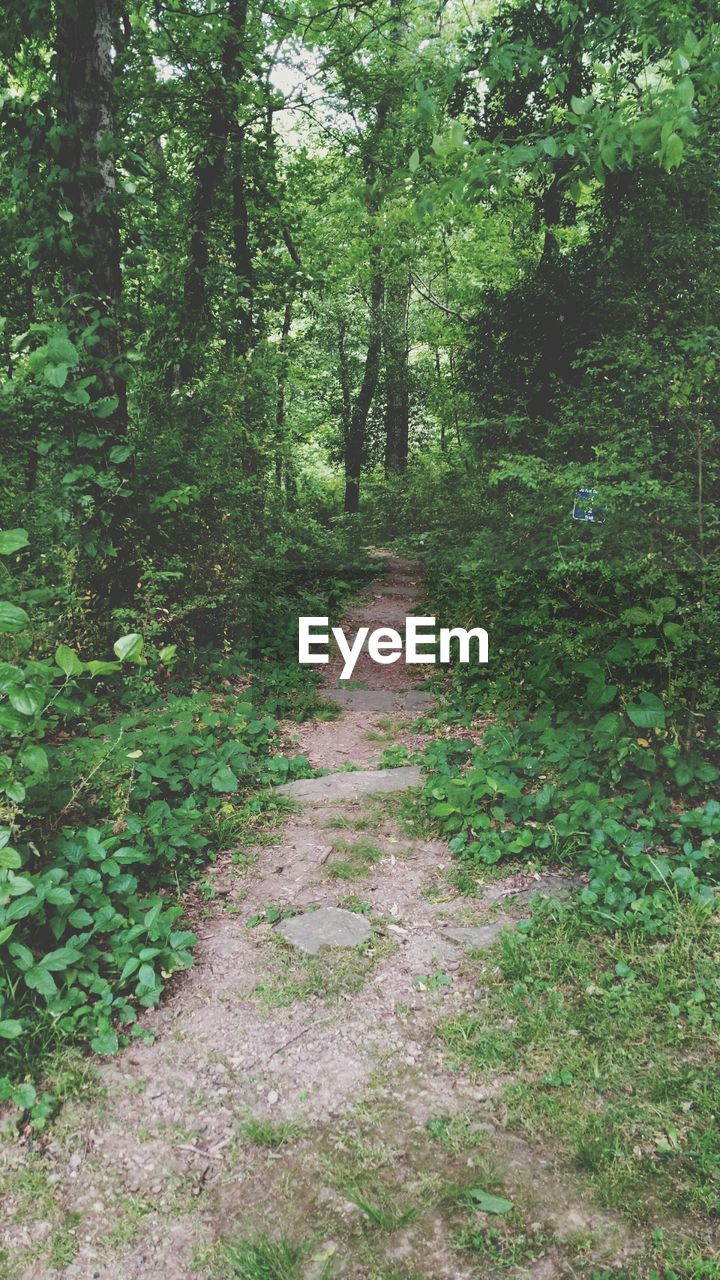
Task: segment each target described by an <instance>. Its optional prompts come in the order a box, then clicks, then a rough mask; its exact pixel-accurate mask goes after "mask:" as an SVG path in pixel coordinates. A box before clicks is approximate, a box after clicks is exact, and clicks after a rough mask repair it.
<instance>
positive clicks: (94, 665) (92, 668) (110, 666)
mask: <svg viewBox="0 0 720 1280" xmlns="http://www.w3.org/2000/svg"><path fill="white" fill-rule="evenodd" d="M87 669H88V671H89V672H90V675H91V676H108V675H110V673H111V672H112V671H120V669H121V668H120V663H119V662H99V661H93V662H88V663H87Z"/></svg>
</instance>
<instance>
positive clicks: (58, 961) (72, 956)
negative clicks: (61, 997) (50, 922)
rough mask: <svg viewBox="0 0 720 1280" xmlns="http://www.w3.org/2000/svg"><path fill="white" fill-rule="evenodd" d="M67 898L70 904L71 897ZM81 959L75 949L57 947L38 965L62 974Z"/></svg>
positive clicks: (79, 953) (80, 955)
mask: <svg viewBox="0 0 720 1280" xmlns="http://www.w3.org/2000/svg"><path fill="white" fill-rule="evenodd" d="M64 892H65V893H67V892H68V891H67V890H64ZM48 896H49V895H48ZM68 897H69V898H70V901H71V902H72V897H71V896H70V895H69V894H68ZM81 959H82V952H80V951H78V950H77V948H76V947H58V948H57V950H56V951H48V953H47V955H46V956H43V958H42V960H41V961H40V965H42V967H43V968H44V969H50V970H52V971H53V972H54V973H62V971H63V969H69V968H70V967H71V966H72V965H74V964H77V962H78V960H81ZM38 967H40V966H38Z"/></svg>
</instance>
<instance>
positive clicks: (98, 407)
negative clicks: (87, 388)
mask: <svg viewBox="0 0 720 1280" xmlns="http://www.w3.org/2000/svg"><path fill="white" fill-rule="evenodd" d="M119 403H120V401H119V400H118V398H117V396H103V398H102V400H96V401H95V403H94V405H93V407H92V408H93V413H94V414H95V417H96V418H109V417H110V416H111V415H112V414H113V413H114V412H115V410H116V409H117V407H118V404H119Z"/></svg>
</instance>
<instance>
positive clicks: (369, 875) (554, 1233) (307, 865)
mask: <svg viewBox="0 0 720 1280" xmlns="http://www.w3.org/2000/svg"><path fill="white" fill-rule="evenodd" d="M385 569H386V572H385V573H384V575H383V576H379V579H378V582H377V584H376V586H375V587H373V588H371V589H370V590H369V591H368V592H367V593H366V595H365V598H364V599H363V600H362V601H360V602H359V603H358V605H357V606H356V607H355V609H353V610H351V612H350V614H349V615H348V617H347V619H346V626H347V628H348V629H349V630H354V629H355V627H356V626H357V625H358V624H359V623H360V622H362V623H363V624H364V625H367V624H370V625H372V626H380V625H395V626H401V625H402V619H403V618H404V617H405V615H406V613H408V612H411V611H412V606H413V604H414V602H415V601H416V600H417V599H418V596H419V592H420V573H419V569H418V566H416V565H414V564H412V563H409V562H406V561H402V560H400V559H397V558H393V559H392V560H389V561H388V562H387V564H386V565H385ZM409 671H410V672H412V671H413V669H412V668H406V667H405V666H404V665H403V664H402V663H398V664H396V665H393V666H382V667H379V666H376V665H375V664H373V663H371V662H370V661H369V660H368V659H367V658H363V659H361V661H360V663H359V664H358V667H357V668H356V671H355V673H354V677H353V679H354V682H355V681H362V682H363V684H364V687H362V688H356V687H355V686H354V685H353V688H352V689H350V690H347V689H346V690H344V691H339V699H340V701H341V702H342V717H341V718H340V719H339V720H331V721H324V722H319V723H311V724H308V725H304V726H301V727H300V728H299V729H298V728H297V726H296V727H295V729H296V733H297V740H298V748H299V749H300V750H302V751H303V752H305V753H306V754H308V755H309V756H310V758H311V760H312V762H313V764H315V765H316V766H318V767H321V768H327V769H331V770H342V769H343V766H347V765H348V764H353V765H355V766H358V765H359V766H361V767H362V769H363V771H364V772H363V773H362V774H358V775H357V778H356V780H355V781H354V782H353V786H354V788H355V789H354V791H351V793H348V791H347V783H348V779H349V778H350V779H352V775H348V774H347V773H346V772H338V773H337V775H336V777H337V788H335V783H332V782H331V783H328V781H327V779H323V780H321V781H322V782H323V783H324V784H325V785H324V789H318V790H317V791H315V792H313V791H312V789H310V791H309V792H308V790H307V786H306V790H305V792H304V793H303V794H301V795H300V796H299V798H298V792H295V793H293V788H292V786H291V787H290V788H288V789H287V790H289V792H290V796H291V798H293V796H294V797H295V798H296V799H297V807H296V809H295V810H294V811H293V812H292V813H291V814H290V815H289V816H288V818H287V821H286V822H285V824H284V826H283V828H282V830H280V831H278V832H277V833H276V835H275V836H274V837H273V839H272V841H271V842H268V843H267V844H261V845H259V846H253V848H252V849H251V850H247V851H242V850H240V851H235V853H234V854H233V855H231V854H227V855H225V856H223V857H222V858H221V859H220V861H219V862H218V864H217V865H216V867H215V869H214V871H213V872H212V873H211V874H210V877H209V878H210V880H211V883H212V885H213V891H214V896H213V897H212V898H211V900H210V901H209V902H208V904H207V906H206V908H205V918H204V919H203V920H202V921H201V926H200V929H199V933H200V939H199V944H198V947H197V949H196V964H195V966H194V968H193V969H192V970H191V971H190V972H189V973H188V974H187V975H185V976H183V977H181V978H180V979H178V980H177V981H176V982H175V983H174V984H173V986H172V988H171V991H170V994H169V997H168V998H167V999H166V1000H165V1002H164V1003H163V1005H162V1006H161V1008H160V1009H158V1010H156V1011H151V1012H149V1013H148V1014H147V1015H146V1017H145V1019H144V1022H145V1025H146V1026H147V1027H149V1028H151V1029H152V1032H153V1033H154V1042H153V1043H152V1044H142V1043H137V1044H135V1045H133V1046H132V1047H130V1048H128V1049H126V1050H125V1051H124V1052H122V1053H120V1054H119V1055H118V1056H117V1057H115V1058H113V1059H110V1060H107V1061H106V1062H105V1063H103V1064H102V1065H101V1066H100V1068H99V1071H98V1073H97V1075H98V1078H97V1081H96V1082H94V1083H93V1084H92V1085H91V1086H90V1088H89V1089H88V1091H87V1096H86V1097H84V1096H83V1097H80V1098H78V1099H76V1100H75V1101H73V1102H72V1103H70V1104H68V1105H66V1107H65V1108H64V1110H63V1111H62V1113H61V1115H60V1117H59V1119H58V1120H57V1122H56V1123H55V1125H54V1128H53V1130H52V1135H51V1139H50V1141H49V1143H45V1144H44V1145H43V1146H42V1147H37V1148H35V1149H33V1148H32V1147H28V1146H22V1145H19V1144H18V1143H15V1142H5V1143H4V1144H3V1145H2V1148H0V1160H1V1162H2V1168H1V1170H0V1177H2V1179H3V1184H2V1185H3V1193H4V1194H3V1198H2V1208H1V1209H0V1245H1V1246H2V1247H3V1248H4V1253H2V1252H0V1260H1V1261H0V1274H3V1275H4V1276H6V1277H7V1280H60V1278H61V1277H62V1278H63V1280H70V1278H72V1280H91V1278H102V1280H105V1277H107V1278H108V1280H110V1278H111V1277H112V1280H140V1278H141V1277H142V1278H143V1280H147V1278H148V1277H153V1278H154V1280H191V1277H203V1276H212V1275H215V1274H220V1275H223V1274H225V1275H227V1274H232V1272H228V1271H227V1269H226V1267H227V1264H226V1263H225V1262H224V1261H223V1259H224V1257H225V1254H224V1244H225V1243H226V1242H233V1241H237V1240H239V1239H242V1238H244V1237H247V1236H248V1234H250V1233H252V1232H257V1231H262V1232H265V1233H266V1234H267V1235H268V1236H270V1237H272V1238H277V1237H278V1236H279V1235H281V1234H284V1235H286V1236H287V1237H289V1239H290V1240H292V1241H293V1242H295V1243H300V1242H301V1241H309V1242H310V1243H311V1247H310V1249H309V1252H308V1254H307V1262H306V1263H305V1264H303V1265H304V1271H303V1273H302V1274H303V1276H304V1277H306V1278H307V1280H312V1277H319V1276H321V1275H325V1276H327V1277H330V1276H333V1277H338V1280H340V1278H343V1277H367V1278H369V1280H372V1278H373V1277H377V1278H378V1280H381V1278H383V1277H385V1278H386V1280H391V1278H392V1277H396V1278H400V1277H406V1278H407V1280H411V1278H412V1277H427V1278H428V1280H451V1278H452V1280H455V1278H456V1280H464V1278H465V1277H468V1278H470V1277H484V1276H494V1275H496V1274H498V1275H500V1274H504V1275H506V1274H508V1270H507V1261H506V1260H505V1261H504V1260H503V1258H502V1257H501V1256H500V1255H499V1254H498V1257H499V1259H500V1260H499V1261H498V1258H497V1257H496V1258H493V1257H492V1256H488V1257H485V1258H483V1257H477V1258H476V1257H475V1256H474V1254H473V1252H472V1250H468V1249H463V1248H462V1247H461V1246H460V1245H459V1244H458V1241H459V1239H460V1238H461V1237H460V1236H459V1235H458V1232H460V1233H461V1232H462V1231H463V1229H465V1230H467V1228H468V1223H470V1225H471V1226H472V1223H473V1222H477V1223H479V1225H480V1226H482V1224H483V1223H484V1222H485V1219H486V1217H487V1215H486V1214H483V1213H473V1211H472V1209H468V1203H469V1202H468V1198H467V1195H468V1188H470V1189H472V1188H475V1187H478V1186H485V1187H486V1188H487V1187H488V1186H490V1185H491V1186H493V1187H495V1188H497V1187H498V1186H499V1187H501V1188H502V1190H501V1191H500V1193H499V1194H501V1195H503V1196H506V1197H507V1198H508V1199H510V1200H512V1201H513V1203H514V1204H515V1205H516V1209H517V1212H518V1213H520V1214H521V1217H522V1224H523V1225H522V1237H523V1239H524V1240H525V1245H523V1250H524V1252H523V1250H520V1248H519V1246H518V1253H517V1257H518V1259H519V1261H518V1263H517V1266H515V1264H513V1266H514V1270H513V1269H511V1272H510V1274H515V1275H528V1276H533V1277H535V1278H536V1280H542V1278H543V1277H555V1276H579V1275H583V1276H584V1275H588V1276H589V1275H591V1274H592V1271H593V1268H596V1267H597V1265H598V1264H600V1263H603V1264H607V1263H611V1262H617V1261H618V1260H620V1259H622V1258H623V1257H625V1256H627V1255H628V1254H629V1253H632V1249H633V1246H632V1244H631V1242H629V1241H628V1239H627V1237H626V1235H625V1232H624V1231H623V1229H622V1227H621V1226H620V1224H619V1223H618V1222H617V1221H615V1220H614V1219H613V1218H612V1217H610V1216H609V1215H607V1214H605V1213H603V1212H602V1211H600V1210H598V1209H597V1208H595V1207H593V1205H592V1203H591V1201H590V1199H589V1198H588V1196H587V1195H586V1193H585V1191H584V1190H583V1187H582V1186H581V1185H580V1183H579V1181H578V1178H577V1176H575V1175H573V1174H571V1173H570V1172H569V1171H568V1170H567V1169H562V1168H559V1167H557V1165H556V1162H555V1160H554V1158H553V1155H552V1153H551V1152H546V1151H543V1150H539V1149H534V1148H532V1147H530V1146H529V1145H528V1144H527V1143H525V1142H523V1141H521V1140H520V1139H518V1138H517V1137H513V1136H512V1135H511V1134H509V1133H506V1132H505V1131H504V1129H503V1115H502V1106H501V1104H500V1102H499V1094H500V1091H501V1089H502V1085H503V1083H504V1081H503V1080H502V1079H497V1078H493V1076H492V1074H488V1075H487V1076H486V1077H485V1078H482V1079H473V1078H471V1076H469V1075H468V1074H467V1073H466V1072H464V1071H463V1070H461V1069H459V1068H458V1066H457V1064H456V1063H455V1062H454V1061H453V1060H452V1058H451V1056H450V1055H449V1052H448V1051H447V1050H446V1048H445V1046H444V1044H443V1041H442V1039H441V1038H439V1036H438V1034H437V1031H438V1026H439V1024H440V1022H441V1021H442V1020H443V1019H446V1018H448V1017H450V1016H452V1015H453V1014H454V1013H459V1012H461V1011H462V1010H466V1009H471V1008H472V1005H473V993H474V990H475V986H474V984H475V983H476V982H477V966H474V967H472V968H471V971H470V972H467V973H466V966H465V958H466V955H467V948H468V940H467V938H466V937H465V936H464V935H461V937H460V938H459V939H458V936H455V937H453V936H450V934H449V933H448V930H450V929H453V930H455V931H458V930H463V929H471V928H474V927H484V928H485V929H486V935H487V941H490V940H491V938H492V937H494V936H495V934H496V933H497V931H498V929H499V928H500V927H501V926H502V924H503V922H509V923H510V924H512V921H513V918H514V917H516V916H517V915H518V914H521V913H522V912H523V911H527V899H528V897H529V896H530V893H531V892H532V891H535V890H537V889H542V888H543V884H542V882H538V881H537V880H531V879H529V878H527V877H526V878H522V877H521V878H518V877H514V878H509V879H508V880H507V881H497V880H495V881H494V882H492V883H489V884H488V891H487V894H486V896H485V897H484V898H479V899H467V898H462V897H457V896H455V891H454V890H453V888H452V886H451V882H450V880H449V871H450V869H451V865H452V855H451V854H450V853H449V852H448V850H447V848H446V846H445V845H443V844H442V843H439V842H437V841H434V840H427V839H424V838H422V837H421V836H419V835H418V834H417V833H416V832H415V833H414V832H413V828H412V826H410V827H409V826H408V821H407V817H408V813H409V814H410V817H412V803H411V801H410V804H409V803H408V794H409V795H410V797H411V796H412V792H410V793H403V792H402V791H400V792H399V791H395V790H392V791H388V792H384V793H381V794H376V792H377V782H376V783H375V784H374V783H373V778H372V776H371V774H370V776H368V775H369V771H370V770H371V769H372V768H373V767H374V766H376V765H377V763H378V761H379V760H380V758H381V756H382V752H383V750H385V749H386V748H387V747H388V746H398V745H405V746H407V747H409V748H410V750H414V749H415V747H416V746H417V745H418V744H419V743H420V742H421V741H422V737H423V735H422V733H420V732H417V731H415V730H413V728H412V725H413V721H414V719H415V718H416V717H417V716H418V714H419V713H420V712H421V711H422V710H423V707H424V705H425V704H426V702H427V695H425V696H423V695H422V693H421V696H420V697H419V698H418V697H417V692H418V691H417V690H415V691H414V692H413V681H411V680H409V679H408V672H409ZM423 675H424V672H423V671H422V670H417V671H416V672H415V683H418V682H421V681H422V678H423ZM337 677H338V663H337V662H333V663H331V664H330V666H329V667H328V669H327V671H326V675H325V681H324V687H323V690H322V693H323V696H326V697H332V696H333V693H334V692H338V690H337ZM403 776H405V775H403ZM406 776H408V777H410V778H411V780H412V778H413V776H414V775H413V774H412V773H409V774H407V775H406ZM418 776H419V775H418ZM391 783H392V779H391ZM389 785H390V784H389ZM344 787H345V789H343V788H344ZM546 887H547V890H548V891H549V892H552V891H555V890H556V889H558V888H562V887H563V886H562V884H561V883H560V882H559V881H558V878H557V877H555V878H554V879H553V880H552V881H551V882H550V883H549V884H548V885H547V886H546ZM323 906H332V907H340V908H342V909H346V910H351V911H353V912H355V913H356V914H359V915H360V916H362V917H363V919H365V920H367V921H368V922H369V925H370V929H371V933H370V937H369V940H368V941H367V942H366V943H364V944H362V945H361V946H359V947H354V948H350V949H341V948H327V947H325V948H323V949H322V951H321V952H320V954H319V955H318V956H309V955H305V954H304V953H303V952H301V951H298V950H297V949H295V948H294V947H293V946H292V945H291V944H289V943H288V942H286V941H285V940H284V939H283V937H282V935H281V932H280V928H279V925H281V924H282V917H283V916H284V915H285V914H288V913H296V914H297V913H301V912H305V911H308V910H309V909H311V908H316V907H323ZM491 926H492V927H491ZM486 935H483V938H485V936H486ZM475 936H476V938H477V935H475ZM368 1206H369V1207H368ZM520 1232H521V1229H520V1227H518V1233H519V1234H518V1238H520ZM583 1240H584V1241H585V1243H584V1244H583V1245H582V1249H580V1246H579V1245H578V1241H580V1242H581V1243H582V1241H583ZM588 1242H589V1243H588ZM508 1256H510V1255H508ZM3 1266H4V1267H5V1271H4V1272H3V1271H2V1267H3ZM224 1268H225V1269H224ZM262 1274H265V1273H262ZM270 1274H271V1273H270V1272H267V1275H268V1276H270ZM282 1274H283V1275H284V1274H285V1273H282ZM258 1275H260V1272H258ZM278 1276H279V1278H280V1273H278Z"/></svg>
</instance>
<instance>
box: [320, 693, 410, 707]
mask: <svg viewBox="0 0 720 1280" xmlns="http://www.w3.org/2000/svg"><path fill="white" fill-rule="evenodd" d="M320 696H321V697H323V698H328V699H329V700H330V701H331V702H337V703H338V705H339V706H341V707H345V708H350V709H351V710H352V711H419V710H420V708H421V707H427V706H429V705H430V703H431V702H433V701H434V699H433V695H432V694H431V693H426V692H425V690H424V689H405V690H399V689H322V690H320Z"/></svg>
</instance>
